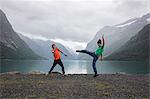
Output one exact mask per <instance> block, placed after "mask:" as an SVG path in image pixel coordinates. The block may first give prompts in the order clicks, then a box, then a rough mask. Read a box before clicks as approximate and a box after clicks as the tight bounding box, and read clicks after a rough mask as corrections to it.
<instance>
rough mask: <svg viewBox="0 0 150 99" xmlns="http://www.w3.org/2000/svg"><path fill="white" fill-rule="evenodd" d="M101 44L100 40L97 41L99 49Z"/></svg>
mask: <svg viewBox="0 0 150 99" xmlns="http://www.w3.org/2000/svg"><path fill="white" fill-rule="evenodd" d="M101 44H102V41H101V39H99V40H98V41H97V45H98V46H99V47H100V46H101Z"/></svg>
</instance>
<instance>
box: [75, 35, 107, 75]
mask: <svg viewBox="0 0 150 99" xmlns="http://www.w3.org/2000/svg"><path fill="white" fill-rule="evenodd" d="M102 40H103V44H102V42H101V39H99V40H98V41H97V45H98V48H97V49H96V51H95V52H90V51H87V50H76V52H80V53H86V54H88V55H90V56H92V57H93V63H92V67H93V70H94V72H95V75H94V77H96V76H98V74H97V69H96V66H95V65H96V61H97V60H98V59H99V57H100V59H101V61H102V53H103V51H104V45H105V43H104V35H103V36H102Z"/></svg>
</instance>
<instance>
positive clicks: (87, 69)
mask: <svg viewBox="0 0 150 99" xmlns="http://www.w3.org/2000/svg"><path fill="white" fill-rule="evenodd" d="M0 63H1V64H0V67H1V68H0V72H10V71H20V72H23V73H26V72H31V71H42V72H46V73H47V72H48V71H49V69H50V68H51V66H52V63H53V61H50V60H1V62H0ZM63 63H64V66H65V71H66V73H67V74H81V73H82V74H92V73H93V68H92V66H91V64H92V61H90V60H88V61H87V60H63ZM148 66H149V63H148V61H102V62H100V61H98V62H97V71H98V73H107V74H109V73H116V72H123V73H128V74H147V73H149V67H148ZM54 71H59V72H61V68H60V66H59V65H57V66H56V67H55V69H54Z"/></svg>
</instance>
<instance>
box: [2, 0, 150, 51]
mask: <svg viewBox="0 0 150 99" xmlns="http://www.w3.org/2000/svg"><path fill="white" fill-rule="evenodd" d="M0 8H1V9H2V10H3V11H4V12H5V13H6V15H7V17H8V19H9V21H10V23H11V24H12V26H13V28H14V30H15V31H17V32H19V33H22V34H24V35H26V36H29V37H32V38H39V39H44V40H46V39H52V40H54V41H57V42H62V43H63V44H64V45H66V46H70V48H72V49H78V48H84V47H85V46H86V43H88V42H89V41H90V40H91V39H92V38H93V37H94V35H95V34H96V32H97V31H99V30H100V29H101V28H102V27H103V26H106V25H115V24H118V23H120V22H123V21H125V20H128V19H130V18H134V17H139V16H142V15H144V14H146V13H148V12H150V10H149V9H150V0H95V1H94V0H0ZM67 42H68V44H67Z"/></svg>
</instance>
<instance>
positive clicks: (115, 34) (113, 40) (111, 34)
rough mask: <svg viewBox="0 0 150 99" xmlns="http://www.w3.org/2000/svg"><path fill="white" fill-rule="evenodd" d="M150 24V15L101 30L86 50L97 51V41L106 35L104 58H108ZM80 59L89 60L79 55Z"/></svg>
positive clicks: (84, 55) (87, 57)
mask: <svg viewBox="0 0 150 99" xmlns="http://www.w3.org/2000/svg"><path fill="white" fill-rule="evenodd" d="M149 23H150V13H148V14H146V15H144V16H142V17H138V18H133V19H129V20H127V21H125V22H123V23H120V24H117V25H114V26H105V27H103V28H102V29H100V30H99V31H98V32H97V34H96V35H95V37H94V38H93V39H92V40H91V41H90V42H89V43H88V44H87V47H86V50H89V51H93V52H94V51H95V49H96V48H97V43H96V42H97V40H98V39H99V38H101V37H102V35H103V34H104V38H105V48H104V49H105V50H104V54H103V55H104V57H107V56H109V55H111V54H112V53H114V52H115V51H116V50H117V49H119V48H120V47H121V46H123V45H124V44H125V43H126V42H128V41H129V40H130V39H131V38H132V37H133V36H135V35H136V34H137V33H138V32H139V31H140V30H141V29H143V27H144V26H146V25H147V24H149ZM79 58H80V59H89V58H90V57H89V56H88V55H86V54H79Z"/></svg>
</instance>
